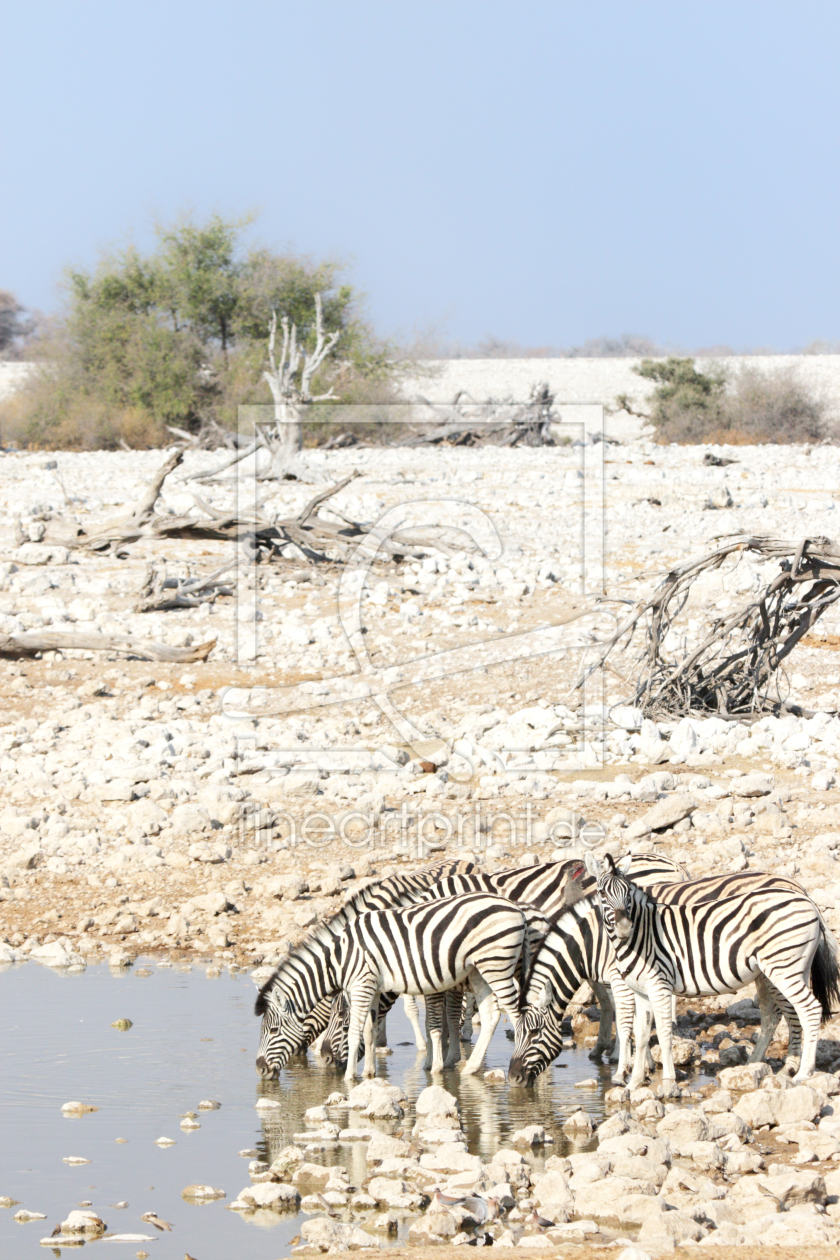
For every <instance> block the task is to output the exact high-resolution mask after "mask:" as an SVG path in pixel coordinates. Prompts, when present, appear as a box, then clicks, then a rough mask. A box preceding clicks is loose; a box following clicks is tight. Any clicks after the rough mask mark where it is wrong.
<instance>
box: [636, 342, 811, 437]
mask: <svg viewBox="0 0 840 1260" xmlns="http://www.w3.org/2000/svg"><path fill="white" fill-rule="evenodd" d="M633 371H634V372H635V373H636V374H637V375H638V376H641V377H643V378H644V379H645V380H650V381H655V382H656V389H655V390H654V392H653V396H652V399H651V404H652V405H651V411H650V416H649V419H650V422H651V424H652V425H653V427H654V429H655V430H656V434H657V437H658V439H659V440H660V441H661V442H680V443H703V442H717V443H721V444H724V443H726V444H731V445H741V444H747V443H765V442H770V443H783V444H787V443H794V442H815V441H820V440H821V439H823V438H826V437H831V436H833V430H832V426H831V425H830V423H829V417H828V409H827V407H826V404H825V402H824V401H823V400H822V399H820V398H818V397H816V396H815V395H814V394H813V393H812V392H811V391H810V390H809V388H808V387H807V386H806V385H805V384H804V382H803V381H802V380H801V379H800V378H799V376H798V375H797V373H796V372H795V371H792V370H791V369H790V368H782V369H781V370H778V371H765V370H761V369H759V368H756V367H751V366H749V365H744V366H742V367H741V368H740V369H739V370H738V371H737V372H736V373H734V374H731V373H729V372H727V371H725V370H724V369H722V368H720V367H714V368H711V369H709V370H707V371H705V372H701V371H699V370H698V369H697V367H696V366H695V363H694V360H693V359H680V358H669V359H666V360H664V361H661V360H660V361H654V360H652V359H643V360H642V362H641V363H640V364H639V365H638V366H637V367H634V369H633ZM618 402H619V404H620V405H625V406H626V405H627V400H626V399H625V398H623V397H622V398H621V399H619V400H618Z"/></svg>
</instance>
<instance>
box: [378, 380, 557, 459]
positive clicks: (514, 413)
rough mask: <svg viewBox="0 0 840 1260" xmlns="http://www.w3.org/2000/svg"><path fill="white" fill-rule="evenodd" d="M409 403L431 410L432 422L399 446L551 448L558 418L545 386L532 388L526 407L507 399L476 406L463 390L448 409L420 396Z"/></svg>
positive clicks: (547, 388) (552, 400)
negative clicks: (551, 428)
mask: <svg viewBox="0 0 840 1260" xmlns="http://www.w3.org/2000/svg"><path fill="white" fill-rule="evenodd" d="M412 401H413V402H414V403H415V404H420V405H421V406H425V407H428V408H430V409H431V410H433V413H434V421H435V422H434V424H433V425H431V426H430V427H429V428H428V429H426V430H425V431H424V432H422V433H418V434H415V435H414V436H413V437H410V438H407V439H404V440H402V441H401V442H400V445H402V446H421V445H427V444H435V445H436V444H438V443H441V442H444V443H447V444H448V445H450V446H553V445H554V438H553V437H552V435H551V431H550V426H551V424H552V423H553V422H554V421H555V420H557V419H558V417H557V416H556V415H555V414H554V410H553V408H554V394H552V392H551V390H550V389H549V387H548V385H546V384H543V385H535V386H533V388H532V390H531V397H530V399H529V401H528V402H527V403H514V402H512V401H511V400H509V399H506V400H503V401H501V402H495V401H494V400H493V399H491V400H490V401H488V402H486V403H477V402H475V400H474V399H473V398H471V397H470V395H469V394H468V393H467V392H466V390H459V391H458V393H457V394H456V395H455V398H454V400H453V402H452V405H451V406H449V407H443V406H441V405H440V404H432V403H429V402H428V401H427V400H426V399H425V398H422V397H419V396H418V397H417V398H415V399H413V400H412ZM415 410H417V408H415Z"/></svg>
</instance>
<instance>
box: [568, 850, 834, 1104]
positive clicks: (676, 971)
mask: <svg viewBox="0 0 840 1260" xmlns="http://www.w3.org/2000/svg"><path fill="white" fill-rule="evenodd" d="M586 866H587V870H588V871H589V873H590V874H591V875H592V876H594V877H595V878H596V879H597V887H598V899H599V903H600V907H601V913H602V917H603V922H604V927H605V929H606V931H607V933H608V935H609V938H610V941H611V943H612V946H613V949H614V951H615V966H614V969H613V972H612V990H613V1000H614V1002H615V1008H616V1023H617V1024H618V1026H619V1030H620V1031H619V1036H620V1040H621V1043H622V1056H621V1058H620V1059H619V1071H618V1075H621V1074H622V1071H623V1070H624V1069H626V1067H627V1066H629V1053H628V1047H629V1036H628V1033H629V1026H630V1024H632V1020H633V1008H634V994H641V995H642V996H643V997H645V998H647V1000H648V1001H649V1002H650V1004H651V1006H652V1008H653V1014H654V1019H655V1021H656V1031H657V1033H658V1035H659V1044H660V1047H661V1051H662V1076H663V1080H665V1081H672V1080H674V1079H675V1071H674V1060H673V1053H672V1045H671V1040H672V1037H671V1034H672V1029H671V1019H670V1010H671V999H672V995H673V994H675V993H680V994H685V995H686V996H691V997H695V996H699V995H701V994H713V993H733V992H737V991H738V989H740V988H742V987H743V986H744V985H745V984H747V983H748V982H749V981H750V980H754V979H756V978H757V977H758V976H762V977H763V978H764V980H765V981H766V982H767V983H768V984H769V985H770V986H771V987H772V989H773V990H775V991H776V992H778V993H779V994H780V995H781V997H782V998H783V999H785V1001H786V1002H788V1003H789V1004H790V1006H791V1007H792V1008H793V1010H794V1012H795V1013H796V1017H797V1019H798V1021H799V1024H800V1027H801V1036H802V1051H801V1060H800V1065H799V1070H798V1071H797V1073H796V1075H795V1076H794V1078H793V1079H794V1080H795V1081H802V1080H805V1079H806V1078H807V1077H808V1076H810V1074H811V1073H812V1072H813V1070H814V1062H815V1058H816V1048H817V1037H818V1034H819V1029H820V1024H821V1022H822V1019H828V1018H830V1015H831V1005H832V1002H837V1001H838V1000H840V967H838V962H837V946H836V942H835V941H834V938H833V937H832V936H831V934H830V932H829V931H828V928H827V927H826V925H825V923H824V921H823V918H822V915H821V914H820V912H819V910H818V909H817V907H816V906H815V905H814V903H813V902H812V901H811V900H810V898H809V897H807V896H806V895H805V894H804V893H795V892H793V891H792V890H790V889H787V890H785V891H784V893H781V892H780V890H779V889H777V888H769V889H768V888H764V889H750V890H747V891H745V892H742V893H736V894H734V895H732V896H729V897H725V898H724V899H722V900H715V901H712V902H704V903H700V904H696V905H679V904H672V905H668V904H663V903H661V902H658V901H655V900H654V899H653V897H652V896H651V895H650V894H649V893H648V892H647V891H646V890H645V889H643V888H640V887H639V886H638V884H636V883H635V882H634V881H633V880H632V879H631V878H630V877H628V876H627V875H625V874H622V872H621V871H620V870H619V869H618V868H617V867H616V865H615V862H614V861H613V860H612V858H611V857H610V856H609V855H607V856H606V857H605V859H604V863H603V865H602V864H601V863H600V862H599V861H598V859H597V858H596V857H595V855H594V854H592V853H589V854H587V856H586ZM809 976H810V980H811V984H812V985H813V990H812V989H811V988H810V987H809V984H808V980H809ZM643 1077H644V1058H643V1056H642V1055H640V1053H639V1046H638V1045H637V1046H636V1057H635V1061H634V1065H633V1073H632V1076H631V1079H630V1085H631V1086H633V1087H634V1086H636V1085H638V1084H640V1083H641V1081H642V1079H643Z"/></svg>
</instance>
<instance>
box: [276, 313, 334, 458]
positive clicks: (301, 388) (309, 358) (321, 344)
mask: <svg viewBox="0 0 840 1260" xmlns="http://www.w3.org/2000/svg"><path fill="white" fill-rule="evenodd" d="M280 327H281V329H282V332H283V344H282V346H281V349H280V355H279V358H278V357H277V356H276V354H275V349H276V343H277V312H276V311H272V314H271V323H270V324H269V330H268V331H269V336H268V364H269V366H268V368H267V369H266V371H264V372H263V379H264V380H265V381H267V382H268V387H269V389H270V390H271V396H272V398H273V399H274V424H273V425H271V426H268V425H266V426H263V427H261V433H262V437H263V440H264V442H265V444H266V446H267V447H268V449H269V451H270V452H271V462H270V464H269V465H268V467H267V468H266V469H265V470H264V471H263V472H261V473H260V474H259V476H260V478H267V477H270V478H274V479H276V480H277V481H282V480H283V478H284V477H294V478H297V480H298V481H317V480H319V479H318V478H317V477H316V476H315V475H314V474H313V473H312V471H311V470H310V469H309V468H307V467H306V465H305V464H304V463H303V461H302V460H301V458H300V452H301V450H302V448H303V413H304V411H305V410H306V408H307V407H309V406H311V404H312V403H315V402H326V401H327V400H328V399H334V398H335V394H334V393H333V391H332V390H331V389H330V390H328V391H327V392H326V393H325V394H313V393H312V378H313V376H314V375H315V373H316V372H317V371H318V369H319V368H320V367H321V366H322V365H323V363H324V360H325V359H326V358H327V356H328V355H329V353H330V352H331V350H332V349H333V348H334V346H335V344H336V342H337V341H338V339H339V337H340V335H341V334H340V333H338V332H333V333H329V334H328V335H325V333H324V312H323V306H322V302H321V294H320V293H316V294H315V348H314V350H313V351H312V352H311V353H309V352H308V351H306V350H305V349H303V347H302V346H301V344H300V342H299V341H298V335H297V327H296V325H295V324H293V323H290V321H289V318H288V316H286V315H284V316H282V318H281V320H280Z"/></svg>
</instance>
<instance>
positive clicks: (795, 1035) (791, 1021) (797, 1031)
mask: <svg viewBox="0 0 840 1260" xmlns="http://www.w3.org/2000/svg"><path fill="white" fill-rule="evenodd" d="M760 985H763V986H764V987H765V989H766V991H767V995H768V998H767V1000H769V1002H770V1004H771V1007H772V1010H771V1016H770V1018H771V1020H772V1024H771V1025H770V1028H769V1032H768V1035H767V1044H766V1045H762V1055H763V1054H764V1053H765V1051H766V1049H767V1045H769V1044H770V1042H771V1041H772V1040H773V1034H774V1032H775V1031H776V1028H777V1027H778V1024H779V1020H780V1019H781V1017H782V1016H783V1015H784V1017H785V1020H786V1021H787V1026H788V1049H787V1055H786V1056H785V1063H784V1067H783V1068H782V1071H783V1072H784V1073H786V1074H787V1075H788V1076H793V1074H794V1072H796V1071H797V1069H798V1068H799V1063H800V1059H801V1055H802V1027H801V1025H800V1023H799V1018H798V1016H797V1014H796V1011H795V1010H794V1009H793V1007H792V1006H791V1004H790V1002H789V1001H788V1000H787V998H785V997H782V995H781V993H780V992H779V990H778V989H776V988H774V987H773V985H772V984H771V983H770V981H769V980H768V979H767V977H766V976H763V975H759V976H756V980H755V987H756V989H757V990H759V1003H758V1004H759V1007H760V1008H761V1035H760V1036H759V1040H758V1042H757V1043H756V1048H758V1046H759V1045H760V1044H761V1042H762V1038H763V1036H764V1007H763V1006H762V1004H761V990H760V988H759V986H760ZM751 1061H752V1060H751Z"/></svg>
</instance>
